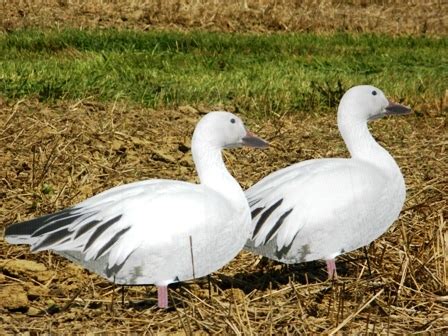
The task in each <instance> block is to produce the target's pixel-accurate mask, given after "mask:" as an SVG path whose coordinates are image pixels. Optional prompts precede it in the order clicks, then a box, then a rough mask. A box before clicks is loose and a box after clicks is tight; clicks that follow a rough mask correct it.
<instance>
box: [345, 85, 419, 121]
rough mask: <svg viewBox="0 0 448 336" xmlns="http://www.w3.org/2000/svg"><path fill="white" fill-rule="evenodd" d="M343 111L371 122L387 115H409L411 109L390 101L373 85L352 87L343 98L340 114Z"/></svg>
mask: <svg viewBox="0 0 448 336" xmlns="http://www.w3.org/2000/svg"><path fill="white" fill-rule="evenodd" d="M343 111H349V113H356V115H357V117H359V118H361V119H363V120H367V121H370V120H375V119H379V118H381V117H383V116H386V115H402V114H408V113H410V112H411V109H410V108H409V107H407V106H404V105H401V104H397V103H394V102H392V101H390V100H389V99H387V98H386V96H385V95H384V93H383V91H381V90H380V89H378V88H376V87H374V86H372V85H358V86H354V87H352V88H351V89H350V90H348V91H347V92H346V93H345V94H344V96H343V97H342V99H341V102H340V105H339V113H341V114H343V113H344V112H343ZM345 113H346V112H345ZM352 117H353V118H355V116H352Z"/></svg>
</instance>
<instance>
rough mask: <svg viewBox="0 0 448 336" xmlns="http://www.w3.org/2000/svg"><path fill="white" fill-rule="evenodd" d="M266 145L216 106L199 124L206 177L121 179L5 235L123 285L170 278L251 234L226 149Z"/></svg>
mask: <svg viewBox="0 0 448 336" xmlns="http://www.w3.org/2000/svg"><path fill="white" fill-rule="evenodd" d="M239 146H251V147H259V148H262V147H266V146H267V143H266V142H265V141H263V140H262V139H260V138H257V137H256V136H255V135H253V134H252V133H250V132H248V131H247V130H246V128H245V126H244V124H243V122H242V121H241V119H240V118H238V117H237V116H235V115H233V114H231V113H229V112H211V113H209V114H207V115H205V116H204V117H203V118H202V119H201V120H200V121H199V123H198V124H197V126H196V128H195V131H194V134H193V138H192V146H191V149H192V154H193V159H194V162H195V165H196V169H197V172H198V175H199V179H200V184H193V183H188V182H183V181H175V180H162V179H153V180H146V181H141V182H135V183H130V184H125V185H121V186H117V187H114V188H112V189H109V190H106V191H104V192H102V193H100V194H98V195H96V196H93V197H91V198H89V199H87V200H85V201H83V202H81V203H79V204H78V205H75V206H72V207H70V208H67V209H64V210H62V211H60V212H57V213H54V214H50V215H46V216H43V217H40V218H36V219H32V220H29V221H26V222H22V223H16V224H12V225H10V226H8V227H7V228H6V231H5V238H6V241H7V242H9V243H11V244H29V245H31V251H34V252H36V251H42V250H53V251H55V252H56V253H58V254H60V255H62V256H64V257H66V258H68V259H70V260H72V261H74V262H77V263H79V264H81V265H82V266H84V267H86V268H87V269H89V270H91V271H93V272H95V273H97V274H99V275H101V276H103V277H105V278H107V279H109V280H110V281H113V282H114V283H117V284H123V285H142V284H155V285H156V286H157V289H158V304H159V307H163V308H165V307H167V306H168V294H167V286H168V284H170V283H173V282H177V281H184V280H189V279H194V278H198V277H202V276H205V275H207V274H209V273H211V272H213V271H216V270H217V269H219V268H220V267H222V266H224V265H225V264H226V263H228V262H229V261H230V260H231V259H232V258H234V257H235V256H236V255H237V254H238V252H239V251H240V250H241V249H242V248H243V246H244V243H245V241H246V239H247V237H248V236H249V233H250V226H251V217H250V209H249V204H248V202H247V200H246V198H245V195H244V192H243V190H242V189H241V187H240V185H239V184H238V182H237V181H236V180H235V179H234V178H233V177H232V175H230V173H229V172H228V171H227V169H226V167H225V165H224V162H223V160H222V155H221V150H222V149H223V148H228V147H239Z"/></svg>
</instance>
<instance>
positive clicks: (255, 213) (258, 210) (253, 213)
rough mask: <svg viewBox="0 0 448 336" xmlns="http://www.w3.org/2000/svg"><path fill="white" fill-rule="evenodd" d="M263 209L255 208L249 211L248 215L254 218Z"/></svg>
mask: <svg viewBox="0 0 448 336" xmlns="http://www.w3.org/2000/svg"><path fill="white" fill-rule="evenodd" d="M263 209H264V207H260V208H256V209H255V210H253V211H252V212H251V214H250V215H251V216H252V218H255V217H256V216H257V215H258V214H259V213H260V211H261V210H263Z"/></svg>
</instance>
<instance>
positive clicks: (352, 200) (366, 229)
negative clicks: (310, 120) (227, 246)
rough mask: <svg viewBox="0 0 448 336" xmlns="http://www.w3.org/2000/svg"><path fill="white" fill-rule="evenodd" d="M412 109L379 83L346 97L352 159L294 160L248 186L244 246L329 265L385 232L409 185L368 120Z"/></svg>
mask: <svg viewBox="0 0 448 336" xmlns="http://www.w3.org/2000/svg"><path fill="white" fill-rule="evenodd" d="M407 112H409V109H408V108H406V107H404V106H402V105H399V104H394V103H390V102H389V101H388V100H387V99H386V98H385V96H384V94H383V93H382V92H381V91H380V90H379V89H377V88H375V87H373V86H368V85H363V86H357V87H354V88H352V89H350V90H349V91H348V92H347V93H346V94H345V95H344V97H343V98H342V99H341V103H340V106H339V110H338V126H339V129H340V131H341V134H342V137H343V138H344V141H345V143H346V145H347V147H348V149H349V151H350V154H351V158H347V159H344V158H331V159H330V158H329V159H316V160H308V161H304V162H300V163H296V164H293V165H291V166H289V167H286V168H284V169H280V170H278V171H276V172H274V173H272V174H270V175H268V176H267V177H265V178H263V179H262V180H260V181H259V182H258V183H256V184H255V185H254V186H252V187H251V188H249V189H248V190H247V191H246V197H247V198H248V200H249V204H250V206H251V211H252V216H253V219H252V235H251V238H250V239H249V240H248V241H247V243H246V249H248V250H250V251H253V252H256V253H259V254H261V255H263V256H266V257H268V258H271V259H274V260H278V261H281V262H285V263H300V262H307V261H312V260H318V259H324V260H327V261H331V260H334V258H335V257H336V256H338V255H340V254H343V253H346V252H349V251H352V250H355V249H357V248H359V247H362V246H365V245H367V244H369V243H370V242H372V241H373V240H375V239H376V238H378V237H379V236H380V235H381V234H383V233H384V232H385V231H386V230H387V229H388V227H389V226H390V225H391V224H392V223H393V222H394V221H395V220H396V219H397V217H398V215H399V213H400V210H401V208H402V206H403V203H404V200H405V193H406V192H405V184H404V179H403V176H402V174H401V171H400V169H399V167H398V165H397V164H396V162H395V160H394V159H393V158H392V156H391V155H390V154H389V153H388V152H387V151H386V150H385V149H384V148H382V147H381V146H380V145H379V144H378V143H376V141H375V140H374V139H373V137H372V136H371V134H370V132H369V130H368V128H367V121H368V120H371V119H376V118H377V117H379V116H382V115H384V114H403V113H407ZM330 271H332V270H330V269H329V272H330ZM333 271H334V270H333Z"/></svg>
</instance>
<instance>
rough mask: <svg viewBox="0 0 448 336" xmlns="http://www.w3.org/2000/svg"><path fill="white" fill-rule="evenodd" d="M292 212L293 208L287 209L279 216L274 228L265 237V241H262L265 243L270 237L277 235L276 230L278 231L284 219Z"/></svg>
mask: <svg viewBox="0 0 448 336" xmlns="http://www.w3.org/2000/svg"><path fill="white" fill-rule="evenodd" d="M292 210H293V208H292V209H289V210H288V211H286V212H285V213H284V214H283V215H281V216H280V218H279V219H278V221H277V223H275V225H274V227H273V228H272V229H271V231H269V233H268V234H267V235H266V239H265V241H264V242H265V243H266V242H268V241H269V240H270V239H271V238H272V236H273V235H274V234H276V233H277V231H278V229H280V226H281V225H282V223H283V221H284V220H285V219H286V217H288V216H289V215H290V214H291V212H292Z"/></svg>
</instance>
